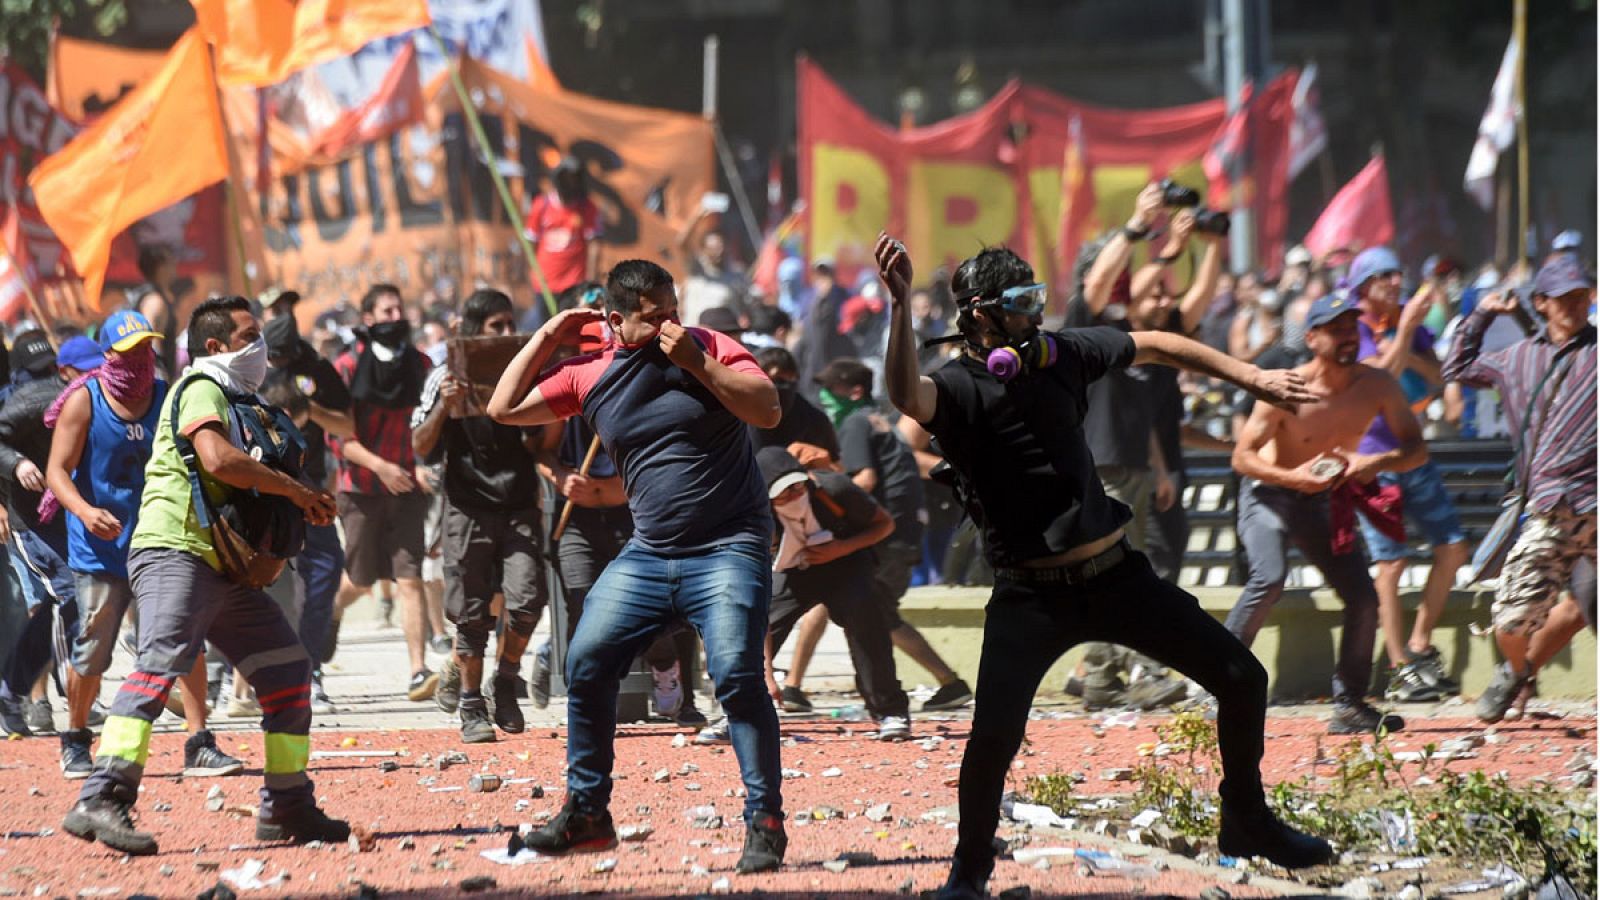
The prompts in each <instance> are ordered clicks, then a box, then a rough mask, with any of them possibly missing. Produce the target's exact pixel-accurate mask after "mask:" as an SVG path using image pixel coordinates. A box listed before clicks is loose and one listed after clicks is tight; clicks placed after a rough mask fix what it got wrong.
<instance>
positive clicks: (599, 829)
mask: <svg viewBox="0 0 1600 900" xmlns="http://www.w3.org/2000/svg"><path fill="white" fill-rule="evenodd" d="M521 843H522V846H524V847H527V848H528V849H530V850H533V851H536V852H538V853H543V854H544V855H546V856H566V855H567V854H568V853H599V852H601V851H604V850H610V849H611V848H613V847H615V846H617V829H616V827H615V826H613V825H612V824H611V813H609V812H606V811H605V810H601V811H600V812H587V811H585V810H583V809H581V808H580V807H579V806H578V804H577V802H576V801H574V800H573V798H571V797H568V798H567V802H566V805H565V806H563V807H561V812H559V813H557V814H556V817H555V818H553V819H551V820H550V821H549V823H548V824H546V825H545V826H544V827H543V828H540V829H538V830H537V831H532V832H529V833H528V835H527V836H526V837H524V838H522V841H521Z"/></svg>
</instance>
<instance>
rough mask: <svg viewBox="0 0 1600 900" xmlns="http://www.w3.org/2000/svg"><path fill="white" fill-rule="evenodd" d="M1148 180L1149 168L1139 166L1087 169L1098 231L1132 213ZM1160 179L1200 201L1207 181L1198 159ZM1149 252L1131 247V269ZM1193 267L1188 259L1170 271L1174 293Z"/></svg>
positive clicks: (1184, 283)
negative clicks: (1189, 191) (1183, 188)
mask: <svg viewBox="0 0 1600 900" xmlns="http://www.w3.org/2000/svg"><path fill="white" fill-rule="evenodd" d="M1151 177H1152V175H1151V171H1150V167H1149V166H1148V165H1145V164H1142V163H1140V164H1135V165H1126V166H1118V165H1099V166H1095V167H1094V168H1093V169H1092V170H1090V172H1089V181H1090V182H1091V183H1092V184H1093V185H1094V218H1095V220H1096V221H1098V222H1100V223H1102V225H1103V227H1102V228H1101V229H1100V230H1101V231H1104V230H1105V228H1110V227H1114V226H1117V225H1121V224H1122V223H1123V222H1125V221H1127V219H1128V216H1130V215H1132V214H1133V201H1134V198H1136V197H1138V196H1139V191H1141V190H1143V189H1144V186H1145V185H1147V184H1149V183H1150V179H1151ZM1162 177H1164V178H1171V179H1172V180H1173V181H1176V182H1178V183H1179V184H1182V185H1185V186H1187V187H1192V188H1194V189H1195V190H1198V191H1199V192H1200V196H1201V198H1202V201H1203V200H1204V198H1205V194H1206V184H1207V181H1206V174H1205V168H1204V167H1203V166H1202V165H1201V163H1200V161H1199V160H1194V161H1192V162H1186V163H1182V164H1179V165H1177V166H1173V167H1172V169H1170V170H1169V171H1168V172H1167V174H1166V175H1164V176H1162ZM1083 237H1084V239H1085V240H1087V239H1089V238H1091V237H1094V235H1093V234H1088V235H1084V236H1083ZM1155 249H1157V250H1159V248H1155ZM1191 249H1194V252H1196V253H1198V252H1199V249H1198V248H1196V247H1192V248H1191ZM1152 252H1154V251H1152V250H1151V247H1150V245H1149V244H1140V245H1139V246H1137V247H1135V248H1134V251H1133V266H1134V267H1135V268H1137V267H1139V266H1141V265H1143V264H1144V263H1146V262H1148V261H1149V259H1150V256H1151V253H1152ZM1192 255H1193V254H1191V257H1192ZM1194 267H1195V263H1194V260H1193V259H1192V258H1189V259H1185V260H1183V261H1181V262H1179V263H1178V264H1177V265H1175V266H1174V267H1173V269H1172V273H1171V275H1170V278H1171V282H1170V284H1172V286H1173V287H1174V288H1175V289H1177V290H1180V291H1181V290H1184V289H1185V287H1186V286H1187V285H1188V283H1189V281H1190V279H1191V278H1192V276H1193V270H1194Z"/></svg>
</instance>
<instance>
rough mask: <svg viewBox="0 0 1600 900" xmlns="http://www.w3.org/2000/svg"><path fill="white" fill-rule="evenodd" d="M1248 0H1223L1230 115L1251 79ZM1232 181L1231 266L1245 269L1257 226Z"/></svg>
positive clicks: (1235, 180) (1251, 259)
mask: <svg viewBox="0 0 1600 900" xmlns="http://www.w3.org/2000/svg"><path fill="white" fill-rule="evenodd" d="M1245 2H1246V0H1222V94H1223V97H1224V98H1225V99H1226V100H1227V103H1228V114H1229V115H1230V116H1231V115H1233V114H1235V113H1237V112H1239V107H1240V101H1241V99H1242V95H1243V93H1244V86H1245V82H1246V80H1247V79H1248V75H1247V73H1246V69H1245V56H1246V53H1247V50H1248V46H1249V45H1248V34H1247V30H1246V26H1245V19H1246V15H1247V14H1246V11H1245ZM1251 143H1252V141H1251V140H1250V139H1249V135H1248V134H1247V135H1246V139H1245V146H1246V147H1247V148H1248V147H1249V146H1250V144H1251ZM1232 181H1233V197H1232V201H1233V202H1232V204H1231V205H1232V206H1233V212H1232V215H1231V218H1232V220H1233V227H1232V229H1231V230H1230V231H1229V232H1228V258H1229V262H1230V263H1231V264H1232V265H1231V267H1232V269H1233V270H1234V271H1236V272H1242V271H1245V270H1247V269H1249V268H1251V267H1252V264H1253V263H1254V262H1255V252H1254V247H1255V239H1254V232H1255V229H1254V227H1253V225H1254V222H1253V217H1252V215H1251V209H1250V205H1249V204H1246V203H1245V202H1243V200H1244V198H1243V197H1242V195H1241V192H1240V190H1239V179H1238V178H1233V179H1232Z"/></svg>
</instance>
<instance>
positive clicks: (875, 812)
mask: <svg viewBox="0 0 1600 900" xmlns="http://www.w3.org/2000/svg"><path fill="white" fill-rule="evenodd" d="M865 815H866V817H867V819H868V820H870V821H873V822H887V821H888V820H889V804H887V803H879V804H878V805H876V806H869V807H867V811H866V813H865Z"/></svg>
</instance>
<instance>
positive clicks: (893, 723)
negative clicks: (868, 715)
mask: <svg viewBox="0 0 1600 900" xmlns="http://www.w3.org/2000/svg"><path fill="white" fill-rule="evenodd" d="M910 739H911V720H910V719H907V718H905V717H903V716H884V717H883V718H882V719H879V720H878V740H880V741H908V740H910Z"/></svg>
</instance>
